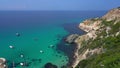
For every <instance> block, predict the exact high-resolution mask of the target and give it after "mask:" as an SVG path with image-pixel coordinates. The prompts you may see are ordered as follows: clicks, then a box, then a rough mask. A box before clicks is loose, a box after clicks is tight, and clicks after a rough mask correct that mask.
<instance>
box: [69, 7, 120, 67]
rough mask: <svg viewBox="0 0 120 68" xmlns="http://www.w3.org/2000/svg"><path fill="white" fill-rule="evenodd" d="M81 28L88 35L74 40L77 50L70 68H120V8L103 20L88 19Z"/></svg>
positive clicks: (109, 13) (113, 10) (112, 11)
mask: <svg viewBox="0 0 120 68" xmlns="http://www.w3.org/2000/svg"><path fill="white" fill-rule="evenodd" d="M79 28H80V29H82V30H84V31H86V32H87V33H86V34H84V35H81V36H78V37H77V38H76V39H75V40H74V43H76V44H77V49H76V50H75V52H74V61H73V62H72V63H71V64H70V65H71V66H68V68H101V67H104V68H110V67H112V68H115V67H120V55H119V54H120V52H119V51H120V8H114V9H112V10H110V11H109V12H108V13H107V14H106V15H104V16H103V17H101V18H93V19H87V20H85V21H83V22H82V23H80V24H79Z"/></svg>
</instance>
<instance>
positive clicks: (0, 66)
mask: <svg viewBox="0 0 120 68" xmlns="http://www.w3.org/2000/svg"><path fill="white" fill-rule="evenodd" d="M0 68H6V59H5V58H0Z"/></svg>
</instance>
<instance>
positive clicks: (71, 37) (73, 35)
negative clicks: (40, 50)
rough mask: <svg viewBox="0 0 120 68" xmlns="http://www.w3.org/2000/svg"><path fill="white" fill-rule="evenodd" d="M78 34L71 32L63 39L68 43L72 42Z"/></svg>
mask: <svg viewBox="0 0 120 68" xmlns="http://www.w3.org/2000/svg"><path fill="white" fill-rule="evenodd" d="M78 36H79V35H78V34H72V35H70V36H68V37H67V39H66V40H65V41H66V42H68V43H70V44H71V43H74V41H75V39H76V38H77V37H78Z"/></svg>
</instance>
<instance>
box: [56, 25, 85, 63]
mask: <svg viewBox="0 0 120 68" xmlns="http://www.w3.org/2000/svg"><path fill="white" fill-rule="evenodd" d="M78 26H79V23H67V24H63V25H62V27H64V29H65V30H66V31H68V32H69V34H68V35H66V36H64V37H63V38H62V40H61V41H60V43H58V44H57V47H56V49H57V50H58V51H59V50H60V51H62V52H64V53H65V54H66V55H67V56H68V58H69V60H68V63H72V62H73V60H74V58H73V56H74V52H75V50H76V48H77V45H76V44H68V43H66V42H65V39H66V37H67V36H69V35H70V34H79V35H82V34H85V32H84V31H83V30H81V29H80V28H79V27H78ZM58 38H59V37H58Z"/></svg>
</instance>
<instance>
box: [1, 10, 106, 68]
mask: <svg viewBox="0 0 120 68" xmlns="http://www.w3.org/2000/svg"><path fill="white" fill-rule="evenodd" d="M91 12H92V13H91ZM104 13H105V12H103V11H96V12H95V11H89V12H88V11H86V12H80V11H71V12H70V11H61V12H60V11H1V12H0V57H5V58H7V60H8V64H9V65H10V63H12V62H13V61H14V62H15V64H16V65H17V68H21V66H20V65H19V63H20V62H27V63H28V64H29V66H28V68H42V67H43V66H44V64H46V63H47V62H51V63H53V64H55V65H57V66H58V67H59V68H60V67H61V66H63V65H65V64H67V62H68V57H67V56H66V54H64V52H61V51H60V52H58V50H56V47H57V43H60V40H61V39H62V38H63V37H64V36H66V35H68V34H70V32H69V30H68V31H67V30H66V29H64V26H62V25H63V24H67V23H68V24H69V23H72V24H73V23H79V22H81V21H82V20H84V19H86V18H90V17H97V16H102V15H104ZM68 27H69V26H67V28H68ZM71 27H72V26H70V28H71ZM70 30H71V29H70ZM16 32H18V33H20V37H16V35H15V33H16ZM10 45H13V46H14V47H15V48H14V49H10V48H9V46H10ZM50 45H53V46H54V47H53V48H50V47H49V46H50ZM40 50H42V51H43V53H40ZM20 54H23V55H24V57H23V58H21V57H20Z"/></svg>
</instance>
